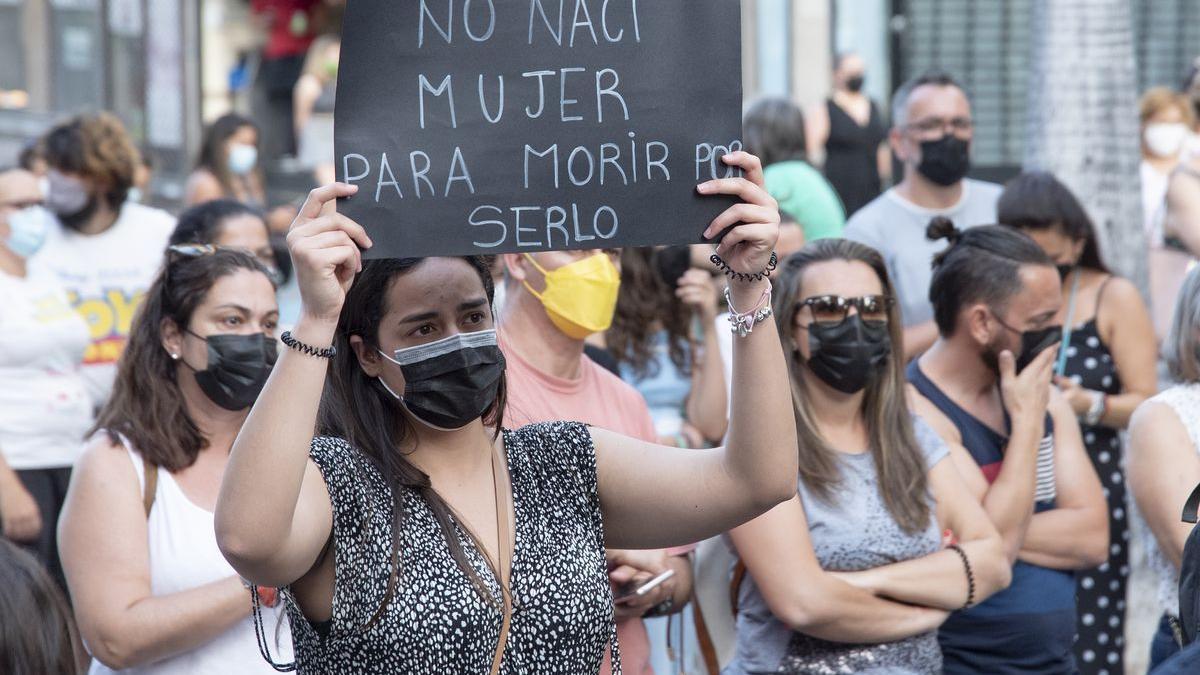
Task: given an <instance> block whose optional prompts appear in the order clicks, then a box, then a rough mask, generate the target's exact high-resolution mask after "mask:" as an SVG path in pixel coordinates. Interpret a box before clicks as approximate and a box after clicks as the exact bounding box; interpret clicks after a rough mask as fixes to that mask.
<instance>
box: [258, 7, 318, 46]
mask: <svg viewBox="0 0 1200 675" xmlns="http://www.w3.org/2000/svg"><path fill="white" fill-rule="evenodd" d="M319 4H320V0H251V2H250V9H251V11H253V12H254V13H255V14H259V15H265V16H266V17H267V18H268V19H269V21H270V23H269V24H268V31H269V34H268V37H267V45H266V47H264V48H263V57H264V58H267V59H282V58H287V57H289V56H299V55H302V54H305V53H307V52H308V47H309V45H311V44H312V41H313V37H314V36H313V26H312V20H313V16H312V15H313V8H314V7H316V6H317V5H319ZM297 29H299V30H297Z"/></svg>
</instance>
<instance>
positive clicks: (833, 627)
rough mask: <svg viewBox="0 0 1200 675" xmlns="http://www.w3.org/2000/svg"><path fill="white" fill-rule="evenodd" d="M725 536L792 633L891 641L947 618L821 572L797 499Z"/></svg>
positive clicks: (933, 611) (931, 626) (837, 639)
mask: <svg viewBox="0 0 1200 675" xmlns="http://www.w3.org/2000/svg"><path fill="white" fill-rule="evenodd" d="M729 536H730V537H731V538H732V539H733V543H734V545H735V546H736V547H737V550H738V556H739V557H740V558H741V560H742V562H743V563H745V565H746V571H747V572H748V573H749V575H750V576H751V577H752V578H753V579H754V583H755V584H757V585H758V588H759V590H760V591H761V592H762V594H763V598H764V599H765V600H766V601H767V606H768V607H769V608H770V609H771V613H772V614H774V615H775V617H776V618H777V619H779V620H780V621H782V622H783V623H785V624H787V626H788V627H789V628H791V629H792V630H795V631H799V632H802V633H805V634H807V635H812V636H813V637H818V638H822V639H825V640H836V641H838V642H872V643H874V642H891V641H894V640H900V639H903V638H906V637H911V636H913V635H920V634H921V633H927V632H929V631H931V630H935V629H936V628H937V627H938V626H940V625H941V624H942V622H943V621H945V620H946V617H947V616H949V614H948V613H947V612H944V611H940V610H935V609H929V608H926V607H915V606H912V605H906V604H901V603H899V602H892V601H890V600H885V599H882V598H879V597H876V596H875V595H873V594H872V593H871V592H869V591H867V590H864V589H861V588H857V587H855V586H852V585H851V584H849V583H847V582H845V581H843V580H841V579H838V578H837V576H836V575H834V574H830V573H827V572H825V571H824V570H822V569H821V566H820V564H818V562H817V557H816V555H814V554H813V549H812V543H811V540H810V538H809V532H808V522H807V520H806V519H805V515H804V507H803V505H802V504H801V503H800V498H799V497H793V498H792V499H791V500H789V501H787V502H784V503H783V504H780V505H779V506H776V507H775V508H773V509H771V510H770V511H768V512H767V513H765V514H763V515H761V516H759V517H758V518H755V519H754V520H752V521H750V522H749V523H746V524H745V525H742V526H740V527H738V528H736V529H734V530H733V531H731V532H730V533H729ZM960 567H961V563H960ZM959 574H962V572H961V570H959ZM964 578H965V577H964ZM965 597H966V585H965V581H964V583H963V589H962V598H965ZM959 605H960V606H961V605H962V599H961V598H960V600H959Z"/></svg>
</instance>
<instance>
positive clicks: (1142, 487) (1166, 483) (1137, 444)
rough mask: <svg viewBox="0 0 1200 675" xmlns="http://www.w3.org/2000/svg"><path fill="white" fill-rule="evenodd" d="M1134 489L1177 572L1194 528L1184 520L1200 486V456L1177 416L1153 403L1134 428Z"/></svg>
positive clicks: (1131, 428)
mask: <svg viewBox="0 0 1200 675" xmlns="http://www.w3.org/2000/svg"><path fill="white" fill-rule="evenodd" d="M1129 440H1130V443H1129V466H1128V469H1127V472H1128V475H1129V486H1130V488H1132V490H1133V498H1134V500H1135V501H1136V502H1137V507H1138V511H1140V512H1141V514H1142V516H1143V517H1145V519H1146V524H1147V525H1149V526H1150V531H1151V532H1152V533H1154V539H1155V540H1156V541H1157V542H1158V547H1159V548H1160V549H1162V552H1163V555H1165V556H1166V558H1167V560H1170V561H1171V564H1172V565H1174V566H1175V567H1176V568H1178V567H1179V565H1180V560H1181V559H1182V558H1183V545H1184V543H1185V542H1187V538H1188V535H1189V534H1191V532H1192V528H1193V527H1194V526H1193V525H1192V524H1190V523H1185V522H1183V521H1182V519H1181V517H1180V516H1181V514H1182V513H1183V505H1184V502H1186V501H1187V498H1188V495H1190V494H1191V492H1192V489H1193V488H1195V487H1196V485H1197V484H1198V483H1200V454H1197V453H1196V446H1195V444H1194V443H1193V442H1192V439H1191V438H1189V437H1188V433H1187V429H1186V428H1184V426H1183V422H1181V421H1180V419H1179V416H1178V415H1176V414H1175V411H1174V410H1172V409H1171V408H1169V407H1167V406H1166V405H1165V404H1162V403H1157V402H1150V403H1147V404H1145V405H1143V406H1142V407H1141V408H1138V411H1137V412H1136V413H1134V415H1133V421H1132V422H1131V423H1130V425H1129Z"/></svg>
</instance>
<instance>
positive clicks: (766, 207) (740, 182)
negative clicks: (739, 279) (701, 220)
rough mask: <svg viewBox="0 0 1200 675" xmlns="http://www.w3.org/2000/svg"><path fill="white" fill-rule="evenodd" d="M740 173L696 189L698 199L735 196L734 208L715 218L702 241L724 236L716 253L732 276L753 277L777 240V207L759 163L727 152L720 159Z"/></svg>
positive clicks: (745, 156)
mask: <svg viewBox="0 0 1200 675" xmlns="http://www.w3.org/2000/svg"><path fill="white" fill-rule="evenodd" d="M721 159H722V161H724V162H725V163H726V164H728V165H729V166H733V167H737V168H739V169H741V170H742V173H743V175H742V176H741V177H736V178H718V179H716V180H710V181H707V182H704V183H701V184H700V185H698V186H696V190H697V191H698V192H699V193H700V194H702V195H735V196H737V197H740V198H741V200H742V203H740V204H734V205H733V206H731V207H729V208H728V209H725V211H724V212H722V213H721V215H719V216H717V217H716V218H715V219H714V220H713V221H712V223H710V224H709V226H708V229H706V230H705V231H704V237H705V238H706V239H712V238H713V237H716V236H718V235H720V234H721V233H722V232H724V233H725V236H724V237H723V238H722V239H721V242H720V243H719V244H718V245H717V250H716V253H717V255H719V256H721V258H722V259H723V260H724V261H725V263H726V264H727V265H729V267H730V268H732V269H733V270H734V271H735V272H742V273H744V274H757V273H759V272H762V271H764V270H765V269H766V268H767V263H768V262H770V260H771V252H772V251H774V250H775V242H777V241H778V240H779V204H778V203H777V202H776V201H775V199H774V198H773V197H771V195H769V194H767V189H766V187H765V184H764V178H763V168H762V162H760V161H759V159H758V158H757V157H755V156H754V155H751V154H750V153H748V152H743V151H738V152H731V153H729V154H728V155H725V156H724V157H722V158H721Z"/></svg>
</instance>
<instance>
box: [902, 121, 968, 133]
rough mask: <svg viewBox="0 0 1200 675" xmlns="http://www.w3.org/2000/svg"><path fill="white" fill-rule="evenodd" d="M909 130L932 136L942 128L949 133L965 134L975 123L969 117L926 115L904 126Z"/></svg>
mask: <svg viewBox="0 0 1200 675" xmlns="http://www.w3.org/2000/svg"><path fill="white" fill-rule="evenodd" d="M905 128H906V129H908V130H909V131H915V132H917V133H918V134H920V135H922V136H933V135H934V134H937V133H939V132H942V130H943V129H948V130H949V133H953V134H954V135H955V136H966V135H968V134H970V133H971V130H972V129H974V128H975V123H974V122H973V121H971V118H970V117H953V118H950V119H943V118H941V117H927V118H925V119H923V120H917V121H916V122H912V123H911V124H908V125H906V126H905Z"/></svg>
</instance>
